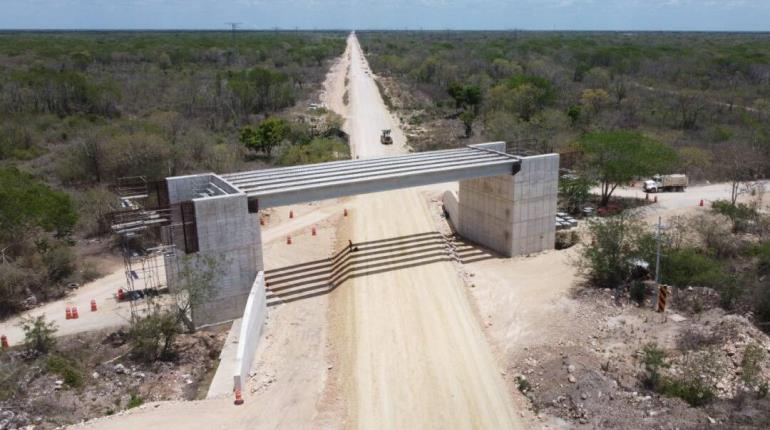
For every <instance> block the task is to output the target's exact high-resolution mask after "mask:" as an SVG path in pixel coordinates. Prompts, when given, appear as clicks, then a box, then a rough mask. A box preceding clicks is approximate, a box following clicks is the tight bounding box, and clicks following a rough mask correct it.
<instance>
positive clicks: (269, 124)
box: [240, 116, 290, 155]
mask: <svg viewBox="0 0 770 430" xmlns="http://www.w3.org/2000/svg"><path fill="white" fill-rule="evenodd" d="M289 131H290V128H289V124H288V123H287V122H286V121H285V120H284V119H281V118H278V117H274V116H271V117H269V118H267V119H265V120H264V121H262V122H261V123H260V124H259V125H258V126H257V128H256V129H254V128H252V127H248V126H247V127H244V128H243V129H242V130H241V137H240V140H241V143H243V144H244V145H245V146H246V147H247V148H249V149H251V150H254V151H259V152H263V153H264V154H267V155H270V153H271V152H272V150H273V148H274V147H276V146H277V145H278V144H280V143H281V141H283V140H284V139H285V138H286V137H287V135H288V134H289Z"/></svg>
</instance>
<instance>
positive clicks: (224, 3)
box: [0, 0, 770, 31]
mask: <svg viewBox="0 0 770 430" xmlns="http://www.w3.org/2000/svg"><path fill="white" fill-rule="evenodd" d="M228 22H239V23H241V25H240V26H241V28H243V29H253V30H255V29H271V28H276V27H277V28H284V29H294V28H300V29H426V30H428V29H462V30H470V29H474V30H500V29H502V30H506V29H521V30H627V31H632V30H640V31H641V30H672V31H770V0H0V29H213V30H215V29H225V28H226V27H227V25H226V23H228Z"/></svg>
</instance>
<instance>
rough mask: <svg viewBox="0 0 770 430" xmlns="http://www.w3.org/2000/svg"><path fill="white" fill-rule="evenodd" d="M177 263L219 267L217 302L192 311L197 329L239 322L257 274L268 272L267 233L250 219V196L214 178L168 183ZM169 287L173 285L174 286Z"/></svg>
mask: <svg viewBox="0 0 770 430" xmlns="http://www.w3.org/2000/svg"><path fill="white" fill-rule="evenodd" d="M166 181H167V184H168V195H169V202H170V203H171V205H172V206H174V205H175V204H176V205H178V206H179V207H180V208H181V209H180V210H175V211H172V213H173V214H174V215H173V217H172V218H173V222H174V223H175V224H177V225H182V228H178V229H175V234H174V242H175V244H176V245H177V249H178V250H180V251H181V250H185V252H179V251H178V252H177V255H178V258H185V257H184V254H185V253H187V254H190V255H189V257H188V258H191V261H192V262H195V261H196V258H198V257H197V256H196V255H195V254H194V253H197V255H198V256H208V257H213V258H214V259H216V260H217V261H218V271H219V273H218V276H217V278H216V286H215V288H214V293H213V297H211V299H210V300H208V301H207V302H206V303H205V304H203V305H199V306H195V307H194V309H193V310H192V318H193V322H194V323H195V325H196V326H198V327H200V326H204V325H211V324H217V323H222V322H226V321H231V320H234V319H237V318H240V317H241V316H242V315H243V310H244V308H245V307H246V301H247V300H248V298H249V292H250V290H251V286H252V284H253V283H254V279H255V278H256V276H257V273H258V272H259V271H261V270H263V269H264V264H263V260H262V231H261V228H260V225H259V218H258V216H257V214H254V213H250V212H249V208H248V201H247V197H246V194H244V193H243V192H241V191H240V190H238V189H237V188H235V187H233V186H231V185H230V184H228V183H227V182H226V181H224V180H223V179H222V178H220V177H219V176H217V175H214V174H203V175H190V176H177V177H171V178H168V179H167V180H166ZM169 285H170V286H172V288H173V285H174V282H173V280H169Z"/></svg>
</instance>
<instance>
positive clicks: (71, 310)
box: [64, 290, 123, 320]
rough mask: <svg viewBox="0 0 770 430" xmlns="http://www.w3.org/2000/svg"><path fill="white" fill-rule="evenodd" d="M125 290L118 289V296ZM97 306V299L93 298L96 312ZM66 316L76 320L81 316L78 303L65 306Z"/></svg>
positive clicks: (92, 302) (92, 307) (93, 308)
mask: <svg viewBox="0 0 770 430" xmlns="http://www.w3.org/2000/svg"><path fill="white" fill-rule="evenodd" d="M122 291H123V290H118V296H120V294H121V292H122ZM96 310H97V306H96V299H91V312H96ZM64 318H66V319H68V320H76V319H78V318H80V315H79V314H78V307H77V305H72V306H67V307H66V308H64Z"/></svg>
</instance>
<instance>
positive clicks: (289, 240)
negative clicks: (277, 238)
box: [286, 236, 291, 245]
mask: <svg viewBox="0 0 770 430" xmlns="http://www.w3.org/2000/svg"><path fill="white" fill-rule="evenodd" d="M286 244H287V245H291V236H286Z"/></svg>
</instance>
